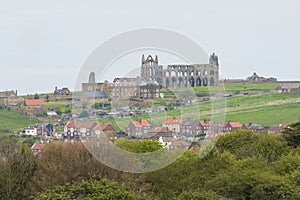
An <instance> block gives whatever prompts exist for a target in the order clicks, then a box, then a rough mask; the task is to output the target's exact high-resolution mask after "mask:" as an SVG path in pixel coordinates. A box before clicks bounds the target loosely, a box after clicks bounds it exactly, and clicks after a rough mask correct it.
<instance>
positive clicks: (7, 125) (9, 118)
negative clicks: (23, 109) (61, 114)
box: [0, 110, 38, 133]
mask: <svg viewBox="0 0 300 200" xmlns="http://www.w3.org/2000/svg"><path fill="white" fill-rule="evenodd" d="M35 123H38V121H37V120H33V119H30V118H28V117H27V116H25V115H21V114H19V113H17V112H15V111H12V110H0V133H7V132H13V131H17V130H19V129H21V128H25V127H27V126H28V125H30V124H35Z"/></svg>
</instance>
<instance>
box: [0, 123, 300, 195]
mask: <svg viewBox="0 0 300 200" xmlns="http://www.w3.org/2000/svg"><path fill="white" fill-rule="evenodd" d="M117 145H118V146H119V147H120V148H124V149H126V150H129V151H133V152H149V151H155V150H157V149H159V148H160V145H159V143H157V142H155V141H151V142H149V141H147V142H137V141H135V142H130V141H128V140H124V139H122V140H120V141H119V142H117ZM299 145H300V123H295V124H292V125H290V126H289V127H288V128H286V129H285V130H284V131H283V133H282V134H278V135H261V134H257V133H252V132H249V131H238V132H234V133H230V134H227V135H223V136H221V137H220V138H219V140H218V141H217V143H216V145H215V147H214V148H213V149H212V151H210V152H209V153H208V155H207V156H206V157H204V158H201V159H200V158H199V152H196V151H187V152H185V153H184V155H182V156H181V157H180V158H179V159H178V160H177V161H176V162H174V163H172V164H171V165H169V166H167V167H165V168H163V169H160V170H158V171H154V172H149V173H144V174H131V173H125V172H119V171H117V170H114V169H111V168H109V167H107V166H105V165H104V164H102V163H100V162H99V161H97V160H96V159H95V158H94V157H93V156H92V155H91V154H90V153H89V152H88V151H87V150H86V149H85V147H84V146H83V145H82V144H81V143H52V144H49V145H47V146H46V147H45V148H44V151H43V154H42V156H41V157H35V156H34V155H33V153H32V152H31V149H30V148H29V147H28V146H27V145H26V144H19V143H16V142H10V141H9V140H5V142H4V141H1V144H0V147H1V148H0V151H1V160H0V199H300V165H299V164H300V151H299Z"/></svg>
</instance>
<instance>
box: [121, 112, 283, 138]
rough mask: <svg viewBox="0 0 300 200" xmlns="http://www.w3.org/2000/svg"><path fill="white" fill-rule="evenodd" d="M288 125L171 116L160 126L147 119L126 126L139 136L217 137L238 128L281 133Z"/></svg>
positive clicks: (128, 131)
mask: <svg viewBox="0 0 300 200" xmlns="http://www.w3.org/2000/svg"><path fill="white" fill-rule="evenodd" d="M286 126H287V125H279V126H273V127H270V128H265V127H263V126H261V125H259V124H252V123H249V124H242V123H240V122H225V123H222V124H218V123H216V122H213V121H200V120H197V119H185V120H182V119H180V118H176V117H173V118H170V119H167V120H166V121H165V122H163V123H162V125H161V126H159V127H151V125H150V123H149V122H148V121H147V120H145V119H142V120H137V121H131V122H130V123H129V125H128V126H127V128H126V133H127V134H128V135H130V136H135V137H139V138H149V137H150V138H151V137H152V136H153V135H155V134H156V135H160V136H165V135H181V136H195V135H199V134H205V135H206V136H207V137H215V136H216V135H218V133H228V132H234V131H237V130H241V129H242V130H251V131H252V132H258V133H279V132H280V131H281V130H282V129H283V128H285V127H286Z"/></svg>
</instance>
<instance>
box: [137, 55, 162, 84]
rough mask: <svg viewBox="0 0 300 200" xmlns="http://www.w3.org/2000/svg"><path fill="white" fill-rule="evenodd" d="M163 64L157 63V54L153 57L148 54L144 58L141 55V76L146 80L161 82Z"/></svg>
mask: <svg viewBox="0 0 300 200" xmlns="http://www.w3.org/2000/svg"><path fill="white" fill-rule="evenodd" d="M162 76H163V66H162V65H159V64H158V56H157V55H155V59H153V57H152V56H151V55H149V56H148V57H147V58H146V59H145V57H144V55H142V66H141V77H142V78H144V79H145V80H147V81H156V82H157V83H158V84H160V85H161V84H162Z"/></svg>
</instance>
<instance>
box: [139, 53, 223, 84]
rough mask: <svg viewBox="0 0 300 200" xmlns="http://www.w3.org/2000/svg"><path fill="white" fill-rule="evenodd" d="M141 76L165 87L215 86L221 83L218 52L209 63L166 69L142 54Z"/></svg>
mask: <svg viewBox="0 0 300 200" xmlns="http://www.w3.org/2000/svg"><path fill="white" fill-rule="evenodd" d="M141 77H142V78H145V79H147V80H152V81H156V82H157V83H158V84H160V85H161V86H162V87H164V88H173V89H177V88H183V87H197V86H215V85H218V83H219V61H218V56H217V55H216V54H214V53H213V54H212V55H211V56H210V58H209V63H208V64H192V65H168V66H167V69H164V68H163V66H162V65H159V64H158V57H157V55H156V56H155V59H153V57H152V56H151V55H149V56H148V57H147V58H146V59H145V56H144V55H142V66H141Z"/></svg>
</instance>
